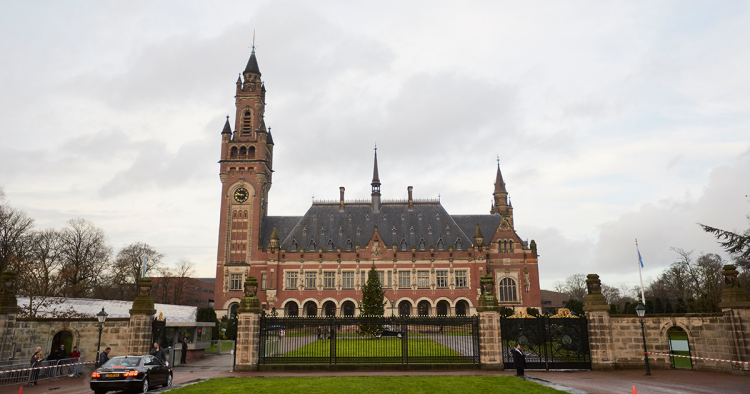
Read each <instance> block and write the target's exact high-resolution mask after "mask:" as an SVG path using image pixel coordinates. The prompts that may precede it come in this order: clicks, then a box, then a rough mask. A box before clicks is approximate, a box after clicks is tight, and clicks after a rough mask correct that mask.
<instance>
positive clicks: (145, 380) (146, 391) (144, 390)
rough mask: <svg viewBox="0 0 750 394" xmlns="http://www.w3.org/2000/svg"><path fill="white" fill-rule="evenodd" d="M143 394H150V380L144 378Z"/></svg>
mask: <svg viewBox="0 0 750 394" xmlns="http://www.w3.org/2000/svg"><path fill="white" fill-rule="evenodd" d="M141 392H142V393H148V378H143V389H142V390H141Z"/></svg>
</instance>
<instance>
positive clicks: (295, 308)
mask: <svg viewBox="0 0 750 394" xmlns="http://www.w3.org/2000/svg"><path fill="white" fill-rule="evenodd" d="M284 316H291V317H295V316H299V305H297V303H296V302H294V301H289V302H287V303H286V306H284Z"/></svg>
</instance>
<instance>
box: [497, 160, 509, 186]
mask: <svg viewBox="0 0 750 394" xmlns="http://www.w3.org/2000/svg"><path fill="white" fill-rule="evenodd" d="M497 193H508V191H507V190H505V182H504V181H503V174H502V173H501V172H500V158H499V157H498V159H497V175H496V176H495V194H497Z"/></svg>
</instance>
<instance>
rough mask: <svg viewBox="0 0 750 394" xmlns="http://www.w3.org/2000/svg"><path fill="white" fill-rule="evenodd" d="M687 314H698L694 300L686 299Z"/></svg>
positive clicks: (691, 298)
mask: <svg viewBox="0 0 750 394" xmlns="http://www.w3.org/2000/svg"><path fill="white" fill-rule="evenodd" d="M687 313H698V305H697V304H696V303H695V298H693V297H688V299H687Z"/></svg>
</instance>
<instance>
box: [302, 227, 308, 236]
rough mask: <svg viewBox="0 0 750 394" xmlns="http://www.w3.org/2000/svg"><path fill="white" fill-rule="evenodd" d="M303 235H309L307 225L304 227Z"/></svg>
mask: <svg viewBox="0 0 750 394" xmlns="http://www.w3.org/2000/svg"><path fill="white" fill-rule="evenodd" d="M302 235H307V227H302Z"/></svg>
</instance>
